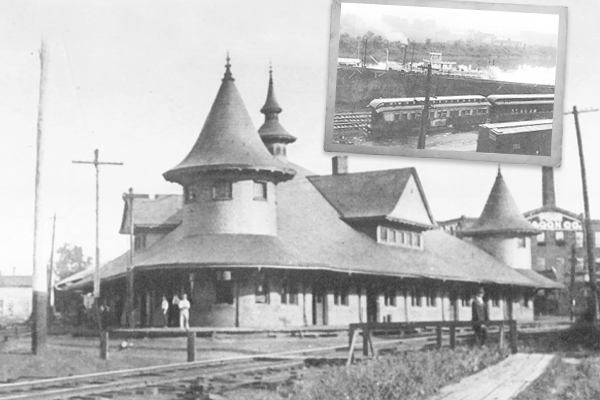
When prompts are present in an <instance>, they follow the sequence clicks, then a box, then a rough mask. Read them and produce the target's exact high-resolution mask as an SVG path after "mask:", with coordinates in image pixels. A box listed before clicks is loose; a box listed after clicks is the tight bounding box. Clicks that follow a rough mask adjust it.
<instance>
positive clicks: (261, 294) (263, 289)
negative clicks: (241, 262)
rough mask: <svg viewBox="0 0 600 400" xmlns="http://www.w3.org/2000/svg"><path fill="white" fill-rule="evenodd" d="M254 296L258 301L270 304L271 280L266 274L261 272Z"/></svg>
mask: <svg viewBox="0 0 600 400" xmlns="http://www.w3.org/2000/svg"><path fill="white" fill-rule="evenodd" d="M254 298H255V299H256V300H255V301H256V303H262V304H269V303H270V300H271V299H270V296H269V280H268V279H267V277H266V275H264V274H261V275H260V276H259V278H258V281H257V282H256V290H255V292H254Z"/></svg>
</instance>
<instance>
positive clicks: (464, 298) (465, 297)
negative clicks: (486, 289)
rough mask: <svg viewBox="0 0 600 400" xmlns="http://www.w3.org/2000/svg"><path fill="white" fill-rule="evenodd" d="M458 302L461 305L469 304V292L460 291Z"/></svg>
mask: <svg viewBox="0 0 600 400" xmlns="http://www.w3.org/2000/svg"><path fill="white" fill-rule="evenodd" d="M460 304H461V306H463V307H469V305H471V294H470V293H469V292H467V291H466V290H465V291H463V292H462V293H461V296H460Z"/></svg>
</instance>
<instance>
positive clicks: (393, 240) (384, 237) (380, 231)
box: [377, 226, 423, 249]
mask: <svg viewBox="0 0 600 400" xmlns="http://www.w3.org/2000/svg"><path fill="white" fill-rule="evenodd" d="M377 242H378V243H384V244H389V245H392V246H401V247H409V248H413V249H423V234H421V233H419V232H409V231H403V230H400V229H395V228H388V227H386V226H379V227H377Z"/></svg>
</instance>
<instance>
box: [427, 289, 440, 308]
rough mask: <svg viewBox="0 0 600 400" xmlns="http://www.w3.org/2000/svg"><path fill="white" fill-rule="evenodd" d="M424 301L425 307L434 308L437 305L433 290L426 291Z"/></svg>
mask: <svg viewBox="0 0 600 400" xmlns="http://www.w3.org/2000/svg"><path fill="white" fill-rule="evenodd" d="M425 300H426V301H427V307H435V306H436V305H437V293H436V290H435V289H433V288H429V289H427V293H426V297H425Z"/></svg>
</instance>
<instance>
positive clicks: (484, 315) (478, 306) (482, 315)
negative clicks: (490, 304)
mask: <svg viewBox="0 0 600 400" xmlns="http://www.w3.org/2000/svg"><path fill="white" fill-rule="evenodd" d="M483 295H484V291H483V288H479V290H478V291H477V295H476V296H475V298H474V299H473V302H472V304H471V316H472V322H473V331H474V332H475V341H476V342H477V344H478V345H479V346H480V347H481V346H483V345H484V344H485V341H486V339H487V326H486V325H485V323H486V322H487V321H489V317H488V310H487V306H486V304H485V302H484V301H483Z"/></svg>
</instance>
